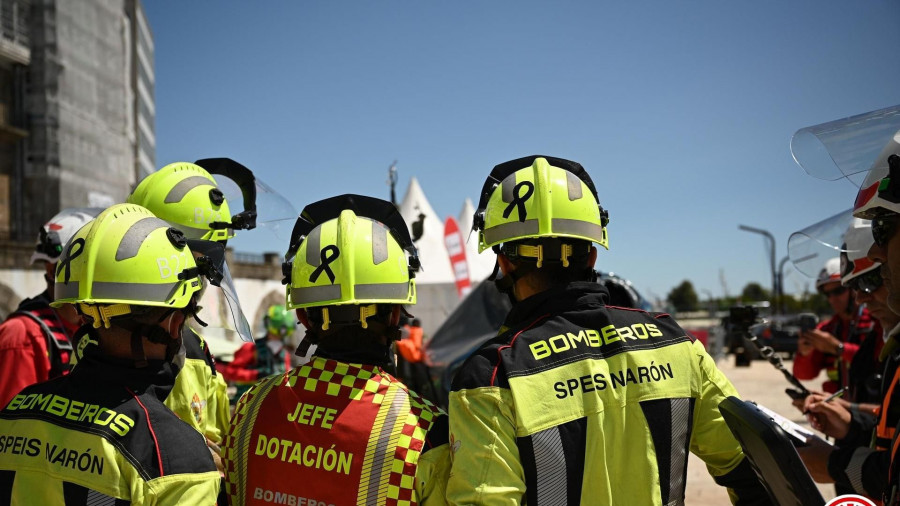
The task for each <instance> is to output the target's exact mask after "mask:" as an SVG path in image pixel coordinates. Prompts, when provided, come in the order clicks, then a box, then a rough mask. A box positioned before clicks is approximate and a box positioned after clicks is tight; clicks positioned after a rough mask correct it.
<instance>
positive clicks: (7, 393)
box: [0, 315, 78, 406]
mask: <svg viewBox="0 0 900 506" xmlns="http://www.w3.org/2000/svg"><path fill="white" fill-rule="evenodd" d="M57 321H59V322H62V323H63V326H64V328H65V329H66V330H67V331H68V332H69V334H70V335H71V334H72V333H74V332H75V331H76V330H77V328H78V327H77V326H76V325H72V324H69V323H68V322H65V321H64V320H62V318H60V319H58V320H57ZM66 361H68V360H66ZM48 379H50V358H49V356H48V352H47V338H46V336H44V332H43V331H42V330H41V327H40V325H38V323H37V322H35V321H34V320H32V319H31V318H29V317H27V316H21V315H12V316H10V317H9V318H8V319H7V320H6V321H4V322H3V323H0V406H6V405H7V404H8V403H9V401H10V400H12V398H13V397H15V395H16V394H17V393H19V391H20V390H22V389H23V388H25V387H27V386H28V385H33V384H34V383H39V382H41V381H47V380H48Z"/></svg>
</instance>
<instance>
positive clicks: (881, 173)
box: [853, 131, 900, 220]
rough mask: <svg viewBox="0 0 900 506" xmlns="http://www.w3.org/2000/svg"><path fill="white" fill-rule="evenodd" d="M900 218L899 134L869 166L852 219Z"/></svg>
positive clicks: (894, 136) (895, 135)
mask: <svg viewBox="0 0 900 506" xmlns="http://www.w3.org/2000/svg"><path fill="white" fill-rule="evenodd" d="M886 213H893V214H900V131H897V132H896V133H894V135H893V136H892V137H891V139H890V140H889V141H888V143H887V144H886V145H885V146H884V148H882V150H881V153H880V154H879V155H878V158H877V159H876V160H875V163H873V164H872V167H871V168H870V169H869V172H868V174H866V179H865V180H864V181H863V183H862V185H861V186H860V188H859V193H858V194H857V195H856V202H855V203H854V204H853V216H856V217H857V218H865V219H869V220H871V219H875V218H876V217H877V216H879V215H882V214H886Z"/></svg>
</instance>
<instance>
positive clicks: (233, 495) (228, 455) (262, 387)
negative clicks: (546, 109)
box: [222, 375, 283, 506]
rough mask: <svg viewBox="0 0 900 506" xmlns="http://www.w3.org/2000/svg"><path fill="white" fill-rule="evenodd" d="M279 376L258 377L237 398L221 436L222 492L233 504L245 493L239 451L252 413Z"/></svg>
mask: <svg viewBox="0 0 900 506" xmlns="http://www.w3.org/2000/svg"><path fill="white" fill-rule="evenodd" d="M282 380H283V376H282V375H275V376H270V377H268V378H266V379H264V380H262V381H260V382H259V383H258V384H257V385H256V386H254V387H253V388H251V389H250V390H248V391H247V393H245V394H244V395H243V396H242V397H241V399H240V400H239V401H238V403H237V406H235V409H234V415H232V417H231V426H230V427H229V428H228V434H226V436H225V441H224V448H223V449H222V452H223V454H222V457H223V460H224V465H225V492H226V493H227V494H228V497H229V499H230V502H231V504H232V505H233V506H237V505H241V504H244V498H245V497H247V460H246V459H245V458H242V457H241V456H242V455H247V454H248V452H249V451H250V449H249V447H250V436H251V434H252V433H253V426H254V425H255V424H256V415H257V414H258V413H259V407H260V405H262V401H263V400H264V399H265V398H266V395H268V393H269V392H270V391H271V390H272V388H274V387H275V386H276V385H278V384H279V383H280V382H281V381H282Z"/></svg>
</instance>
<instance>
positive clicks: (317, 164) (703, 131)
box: [144, 0, 900, 297]
mask: <svg viewBox="0 0 900 506" xmlns="http://www.w3.org/2000/svg"><path fill="white" fill-rule="evenodd" d="M144 6H145V9H146V11H147V15H148V17H149V20H150V25H151V29H152V31H153V35H154V39H155V45H156V62H155V63H156V102H157V104H156V105H157V123H156V133H157V164H158V165H160V166H161V165H163V164H165V163H169V162H172V161H177V160H194V159H197V158H203V157H210V156H229V157H232V158H234V159H236V160H238V161H241V162H242V163H244V164H245V165H247V166H248V167H250V168H251V169H253V170H254V172H256V174H257V175H258V176H259V177H260V178H262V179H263V180H265V181H267V182H268V183H269V184H270V185H272V186H275V187H277V188H278V189H279V190H280V191H281V192H282V193H283V194H284V195H285V196H286V197H288V198H289V199H290V200H291V201H292V202H293V203H294V205H295V206H296V207H297V208H298V209H301V208H302V207H303V205H305V204H306V203H309V202H313V201H316V200H319V199H321V198H325V197H328V196H332V195H335V194H339V193H362V194H368V195H372V196H376V197H382V198H387V196H388V187H387V186H386V184H385V180H386V170H387V167H388V166H389V165H390V164H391V162H392V161H393V160H395V159H396V160H398V168H399V171H400V184H399V188H398V192H399V194H400V196H402V194H403V191H404V190H405V187H406V184H407V182H408V179H409V177H411V176H415V177H417V178H418V179H419V181H420V183H421V185H422V187H423V189H424V191H425V193H426V194H427V196H428V198H429V200H430V201H431V204H432V205H433V207H434V208H435V210H436V211H437V212H438V214H440V215H441V216H442V217H446V216H450V215H453V216H456V215H457V214H458V213H459V210H460V208H461V206H462V203H463V199H465V198H466V197H469V198H472V199H473V200H475V201H476V202H477V193H478V191H479V190H480V188H481V185H482V184H483V182H484V178H485V177H486V176H487V174H488V173H489V172H490V170H491V168H492V167H493V166H494V165H495V164H497V163H499V162H503V161H506V160H509V159H512V158H518V157H521V156H526V155H530V154H537V153H540V154H547V155H553V156H559V157H563V158H569V159H572V160H576V161H578V162H580V163H582V164H583V165H584V166H585V168H586V169H587V170H588V172H589V173H590V174H591V176H592V177H593V179H594V181H595V183H596V186H597V189H598V193H599V195H600V199H601V203H602V204H603V205H604V207H606V208H607V209H608V210H609V211H610V218H611V223H610V228H609V235H610V251H609V252H601V254H600V257H599V260H598V267H599V268H600V269H602V270H605V271H610V270H611V271H614V272H616V273H619V274H622V275H624V276H625V277H627V278H629V279H631V280H632V281H633V282H634V283H635V285H636V286H637V287H638V289H639V290H641V291H642V292H644V294H645V295H648V296H651V297H652V296H659V297H665V295H666V294H667V293H668V292H669V290H671V289H672V287H674V286H675V285H677V284H678V283H680V282H681V281H682V280H683V279H690V280H691V281H692V282H693V283H694V285H695V287H696V288H697V290H698V293H699V294H700V295H701V296H702V297H705V296H706V295H707V294H712V295H713V296H717V297H718V296H721V295H722V294H723V288H722V285H721V283H720V274H719V273H720V271H721V272H723V273H724V278H725V280H726V282H727V287H728V291H729V293H730V294H732V295H734V294H735V293H737V292H739V291H740V289H741V288H742V287H743V286H744V285H745V284H746V283H747V282H750V281H758V282H760V283H762V284H763V286H769V285H770V284H771V277H770V274H769V264H768V256H767V249H766V247H765V243H764V240H763V238H762V237H761V236H759V235H755V234H750V233H747V232H742V231H739V230H738V224H746V225H750V226H754V227H758V228H763V229H767V230H769V231H771V232H772V234H774V235H775V237H776V241H777V258H778V259H780V258H781V257H783V256H785V255H786V254H787V239H788V236H789V235H790V233H792V232H794V231H796V230H799V229H801V228H804V227H805V226H807V225H810V224H812V223H814V222H816V221H819V220H821V219H823V218H826V217H828V216H831V215H833V214H835V213H837V212H839V211H842V210H844V209H846V208H848V207H850V206H851V205H852V200H853V198H854V197H855V195H856V188H855V187H854V186H852V185H851V184H850V183H848V182H846V181H838V182H826V181H819V180H816V179H813V178H811V177H809V176H807V175H806V174H805V173H804V172H803V171H802V169H800V168H799V167H798V166H797V165H796V164H795V163H794V162H793V160H792V158H791V153H790V149H789V143H790V138H791V135H792V134H793V132H794V131H796V130H797V129H799V128H801V127H804V126H808V125H812V124H816V123H821V122H824V121H829V120H833V119H837V118H841V117H845V116H850V115H853V114H858V113H861V112H866V111H870V110H873V109H878V108H882V107H887V106H892V105H896V104H900V65H898V58H900V54H898V53H897V48H900V31H898V30H897V29H896V22H897V20H900V2H896V1H888V0H879V1H869V2H846V1H832V0H828V1H822V0H817V1H791V2H784V1H756V2H743V3H738V2H721V1H702V2H701V1H696V2H671V1H645V2H588V1H584V2H575V1H556V2H547V1H515V2H513V1H488V2H434V1H431V2H421V1H419V2H406V1H384V2H325V1H267V2H247V1H225V0H219V1H201V0H195V1H191V2H173V1H161V0H158V1H145V5H144ZM260 244H264V245H265V244H268V243H266V242H265V241H258V240H256V241H252V242H251V241H242V242H238V243H236V246H237V247H238V248H239V249H243V250H253V249H255V248H259V247H261V246H260ZM285 248H286V244H285V245H283V246H279V252H283V251H282V250H283V249H285ZM267 249H270V248H267ZM786 272H789V273H788V274H787V278H786V283H785V286H786V288H787V290H788V291H789V292H797V291H799V290H802V289H803V287H804V285H805V284H808V283H809V280H808V279H807V278H805V277H803V275H802V274H800V273H799V272H797V271H794V270H793V268H792V267H790V266H788V267H787V268H786Z"/></svg>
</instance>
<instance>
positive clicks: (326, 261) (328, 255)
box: [309, 244, 341, 285]
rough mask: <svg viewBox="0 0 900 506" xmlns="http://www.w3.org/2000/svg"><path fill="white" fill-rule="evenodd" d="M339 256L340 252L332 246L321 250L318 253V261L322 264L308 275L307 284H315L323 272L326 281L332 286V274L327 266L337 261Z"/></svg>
mask: <svg viewBox="0 0 900 506" xmlns="http://www.w3.org/2000/svg"><path fill="white" fill-rule="evenodd" d="M339 256H341V250H339V249H338V247H337V246H335V245H333V244H329V245H328V246H325V247H324V248H322V251H320V252H319V259H321V260H322V263H321V264H319V266H318V267H316V270H314V271H313V272H312V274H310V275H309V282H310V283H315V282H316V280H317V279H319V276H320V275H321V274H322V273H323V272H324V273H325V274H326V275H327V276H328V279H329V280H330V281H331V284H332V285H333V284H334V272H333V271H332V270H331V267H329V265H330V264H331V263H332V262H334V261H335V260H337V259H338V257H339Z"/></svg>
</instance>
